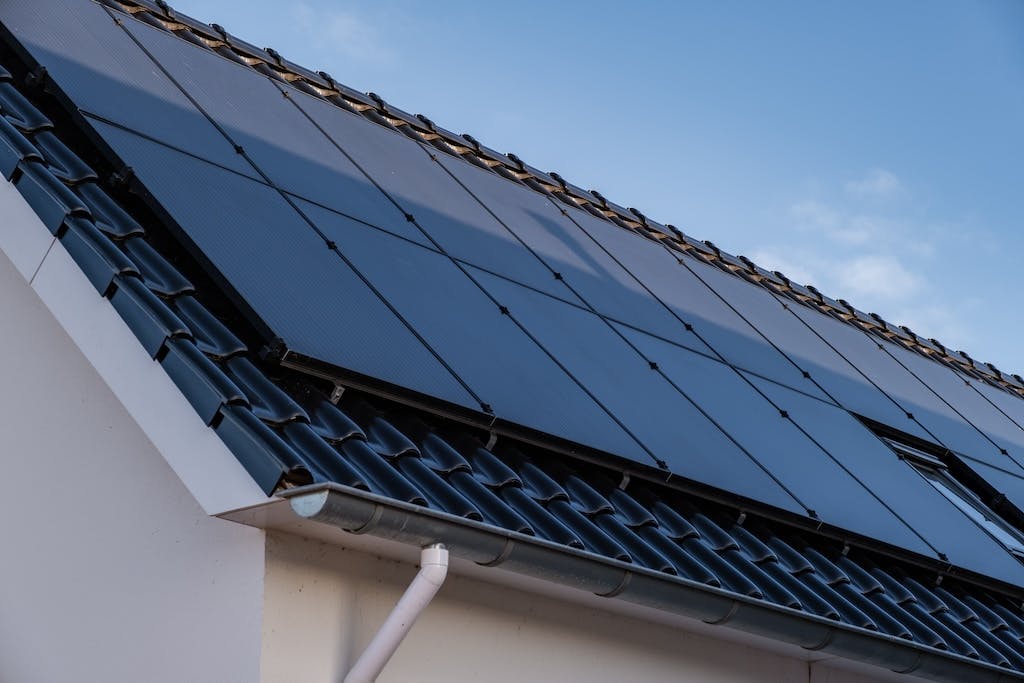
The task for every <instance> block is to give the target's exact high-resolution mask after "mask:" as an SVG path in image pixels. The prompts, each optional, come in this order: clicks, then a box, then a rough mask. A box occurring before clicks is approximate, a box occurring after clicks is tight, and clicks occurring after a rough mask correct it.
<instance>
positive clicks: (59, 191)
mask: <svg viewBox="0 0 1024 683" xmlns="http://www.w3.org/2000/svg"><path fill="white" fill-rule="evenodd" d="M119 6H120V5H119ZM124 7H129V8H134V9H136V12H135V14H136V15H137V16H139V17H140V18H143V19H147V17H148V20H149V21H157V22H158V23H159V24H160V25H161V26H162V27H164V28H167V27H166V26H164V22H165V21H166V20H167V19H168V18H169V17H170V18H173V19H174V21H175V22H176V23H175V24H173V25H172V26H171V27H170V28H172V29H173V28H174V27H175V26H178V27H179V28H178V29H177V30H178V31H179V32H181V31H184V32H185V33H188V34H189V35H193V36H194V35H195V34H194V33H192V31H193V29H192V28H189V27H190V26H191V23H194V22H190V20H187V19H184V18H181V17H176V16H174V15H169V14H167V12H169V10H166V9H165V8H149V9H140V8H142V7H144V6H142V5H124ZM154 12H156V13H159V16H158V15H157V14H154ZM161 17H162V18H161ZM0 18H2V14H0ZM14 38H15V40H16V39H17V35H16V34H15V36H14ZM231 43H233V44H231ZM208 47H213V48H214V49H220V48H227V49H229V50H230V51H231V52H232V53H233V52H234V51H235V49H236V48H239V45H238V44H237V41H229V40H227V39H226V37H225V36H222V37H221V39H220V44H216V45H214V46H208ZM241 47H242V48H244V49H246V50H248V48H245V46H241ZM250 54H255V53H251V52H250ZM264 54H266V55H267V56H268V57H270V59H271V60H273V62H274V63H275V64H276V65H277V66H276V67H269V66H268V64H269V62H263V63H262V67H266V68H269V69H270V73H269V74H268V75H271V76H274V77H281V74H280V73H279V72H278V71H277V69H278V68H281V67H283V63H282V62H281V60H279V59H278V58H275V57H274V56H273V55H271V54H270V53H264ZM23 56H24V55H23ZM4 58H5V59H10V60H11V61H10V62H9V63H8V66H9V68H11V69H12V71H14V72H15V73H16V74H17V76H18V77H17V78H15V77H14V76H12V75H11V74H10V73H8V72H6V71H2V70H0V113H2V114H3V116H2V117H0V172H3V173H4V175H5V177H7V178H8V179H11V180H13V182H14V183H15V185H16V187H17V188H18V189H19V191H20V192H21V193H22V194H23V196H24V197H25V198H26V199H27V200H28V201H29V203H30V204H31V205H32V206H33V207H34V208H35V209H36V211H37V212H38V213H39V215H40V217H41V218H42V219H43V221H44V223H45V224H46V225H47V227H48V228H49V229H50V230H51V231H52V232H53V233H54V234H55V235H56V236H58V237H59V239H60V243H61V244H62V245H63V246H64V248H65V249H67V250H68V252H69V253H70V254H71V255H72V257H73V258H74V259H75V260H76V262H77V263H78V264H79V265H80V266H81V267H82V269H83V271H84V272H85V273H86V274H87V275H88V276H89V279H90V281H91V282H92V283H93V284H94V286H95V287H96V289H97V291H98V292H99V293H100V294H101V295H102V296H105V297H107V298H109V300H110V301H111V303H112V305H113V306H114V307H115V308H116V309H117V310H118V312H119V313H120V314H121V316H122V317H123V319H124V320H125V322H126V323H127V324H128V325H129V326H130V327H131V329H132V330H133V331H134V332H135V334H136V336H138V338H139V340H140V342H141V343H142V344H143V345H144V346H145V348H146V349H147V350H148V351H149V352H150V353H151V354H152V355H153V357H154V358H155V359H156V360H157V361H158V362H160V363H161V365H162V366H163V367H164V369H165V370H166V371H167V373H168V374H169V375H170V376H171V377H172V379H174V381H175V382H176V383H177V384H178V386H179V387H180V388H181V390H182V392H183V394H184V395H185V396H186V398H188V399H189V401H191V402H192V404H193V406H194V407H195V408H196V410H197V411H198V412H199V414H200V415H201V416H202V417H203V418H204V419H206V420H207V422H208V423H209V424H210V425H211V427H212V428H213V429H215V430H216V431H217V433H218V434H219V435H220V436H221V438H222V439H223V440H224V441H225V442H226V443H227V444H228V445H229V447H231V449H232V451H233V452H235V453H236V455H237V456H238V457H239V459H240V460H241V461H242V462H243V463H244V464H245V465H246V467H247V468H248V470H249V471H250V473H252V475H253V476H254V478H256V479H257V481H259V482H260V484H261V485H262V486H263V487H264V489H265V490H266V491H267V492H268V493H270V492H273V491H275V490H278V489H279V488H281V487H285V488H287V487H293V486H301V485H307V484H311V483H314V482H334V483H337V484H340V485H342V486H344V487H349V488H351V489H354V490H362V491H370V492H372V493H374V494H378V495H380V496H384V497H386V498H387V499H391V500H396V501H403V502H405V503H411V504H414V505H419V506H423V507H425V508H428V509H431V510H434V511H438V512H440V513H442V514H443V515H445V516H446V517H447V518H450V519H451V520H454V521H457V520H471V521H475V522H482V523H484V524H486V525H490V526H492V527H495V528H500V529H505V530H508V531H510V532H514V533H516V534H523V535H526V536H533V537H537V538H541V539H546V540H548V541H551V542H553V543H556V544H561V545H562V546H564V547H566V548H571V549H575V550H576V551H582V553H584V554H591V555H596V556H601V557H604V558H611V559H614V560H618V561H622V562H630V563H633V564H634V565H636V566H638V567H641V568H645V569H647V570H650V571H651V572H654V573H660V574H663V575H666V576H674V577H681V578H682V579H684V580H686V581H689V582H691V583H696V584H703V585H705V586H710V587H712V588H720V589H724V590H725V591H727V592H732V593H735V594H738V595H743V596H747V597H751V598H754V599H755V600H760V601H766V602H770V603H774V604H776V605H782V606H784V607H787V608H791V609H794V610H802V611H803V612H805V613H806V614H809V615H817V616H819V617H824V618H826V619H831V620H836V621H838V622H841V623H844V624H848V625H850V626H852V627H855V628H857V629H862V630H865V631H866V632H876V633H878V634H880V635H881V634H884V635H886V636H891V637H895V638H900V639H904V640H906V641H907V642H911V643H916V644H918V645H920V646H922V648H924V649H925V650H928V649H933V650H940V651H946V652H950V653H954V654H956V655H960V656H962V657H966V658H971V659H977V660H978V661H979V662H984V663H988V664H991V665H995V666H998V667H1004V668H1008V669H1013V670H1015V671H1024V656H1022V650H1021V638H1022V637H1024V615H1022V613H1021V611H1020V608H1019V603H1018V600H1019V598H1020V596H1021V594H1022V593H1021V591H1020V590H1019V586H1013V585H1011V584H1010V583H1007V582H1006V581H1005V580H1002V581H1000V580H999V577H998V576H989V577H986V576H984V575H983V573H978V572H971V571H964V570H963V569H962V568H957V567H953V566H950V565H949V564H947V563H945V562H942V561H938V560H935V559H934V558H932V559H929V558H927V557H923V556H921V555H920V554H915V553H901V552H899V550H898V549H896V548H894V547H892V546H891V545H884V544H877V543H873V542H872V539H870V538H869V537H866V536H865V535H863V534H855V533H849V532H847V531H845V530H843V529H841V528H838V527H834V526H829V525H823V524H821V523H815V524H808V520H805V519H799V518H798V517H797V516H795V515H787V514H786V513H785V512H783V511H779V510H774V509H772V508H771V507H769V506H765V505H763V504H760V503H758V502H757V501H755V500H751V499H747V498H744V497H742V496H738V495H732V494H730V492H729V491H722V490H715V489H712V488H708V487H705V486H701V485H699V484H697V483H694V482H686V481H680V480H678V479H675V480H670V481H665V480H664V477H658V476H655V474H653V473H652V472H651V471H649V470H646V469H643V468H630V467H628V465H627V466H624V464H623V463H622V462H620V461H615V460H610V459H603V458H600V457H595V456H593V455H590V454H586V453H576V454H570V453H555V452H553V451H552V450H551V449H550V448H546V447H541V446H538V445H536V444H531V443H529V442H528V441H524V440H521V439H513V438H505V437H502V438H499V439H498V440H497V442H496V443H495V442H494V441H493V440H492V439H490V438H489V437H488V434H487V433H486V432H485V431H482V430H480V429H478V428H475V427H473V426H467V425H465V424H462V423H460V422H459V421H457V420H453V419H448V418H445V417H443V416H439V415H438V414H437V413H436V412H432V411H426V410H423V409H422V408H419V407H414V406H409V405H408V404H403V403H401V402H399V401H395V400H392V399H389V398H382V397H381V396H380V395H379V394H375V393H373V392H370V391H366V390H360V389H358V388H357V389H353V388H350V387H349V388H345V390H344V391H343V392H338V391H337V389H339V388H341V387H342V386H343V385H339V386H338V387H334V386H333V385H332V383H330V382H323V381H319V380H317V379H316V378H313V377H310V376H309V375H308V374H304V373H299V372H294V371H291V370H289V369H287V368H282V367H280V366H275V365H274V364H273V363H269V364H268V363H266V362H264V360H265V359H261V358H260V356H259V353H258V352H259V350H260V349H259V348H258V347H254V346H252V345H251V343H249V342H251V340H257V339H258V338H259V335H257V334H254V333H253V331H252V330H251V329H249V327H248V324H247V322H246V321H245V319H244V318H243V317H242V316H239V315H238V314H237V312H236V311H235V310H234V309H233V307H232V305H231V302H230V301H229V300H228V299H227V298H226V297H225V296H224V294H223V292H222V291H221V289H220V287H218V285H217V284H216V283H215V282H214V281H212V280H210V279H209V277H208V275H207V274H206V273H205V272H204V270H203V269H202V268H201V267H198V266H197V264H196V263H195V260H194V258H191V257H190V256H189V254H188V253H187V252H186V250H184V249H183V248H182V247H181V245H180V244H178V243H176V241H175V239H174V236H173V233H171V232H169V231H168V230H167V229H166V227H165V226H164V225H162V222H161V220H159V217H158V216H156V215H154V214H153V213H152V210H151V207H149V206H147V204H146V202H143V201H139V199H138V197H137V196H133V195H132V193H131V192H129V191H128V190H129V189H131V190H134V192H135V193H136V195H140V194H144V193H145V192H146V188H145V187H144V186H142V185H141V184H139V183H138V182H137V181H132V179H130V178H126V177H124V176H123V175H122V176H120V177H114V176H115V175H116V174H113V175H112V174H111V173H110V171H112V170H114V167H112V166H111V161H110V159H109V158H105V157H104V154H103V153H102V152H101V150H98V149H97V148H96V146H95V144H94V142H92V141H90V138H89V136H88V135H87V134H84V130H83V128H82V126H81V122H80V121H77V120H76V119H75V117H74V116H72V115H69V114H68V112H67V111H66V110H64V109H63V108H62V106H61V105H60V103H59V102H58V100H56V99H55V98H54V97H53V96H52V93H49V92H47V90H48V88H50V87H56V88H60V87H61V83H60V82H56V83H52V82H50V81H48V80H47V78H46V77H45V75H44V74H43V73H42V72H39V71H32V70H30V68H29V67H30V66H32V65H31V64H30V63H29V64H24V63H21V62H20V60H17V59H14V58H13V56H12V55H10V54H8V53H6V52H5V54H4ZM256 67H257V68H260V67H261V64H256ZM296 73H297V72H296ZM286 80H287V79H286ZM23 84H27V85H23ZM39 84H44V85H45V86H46V87H44V88H43V89H39V88H38V87H37V86H38V85H39ZM335 89H336V90H338V92H341V91H340V89H338V88H335ZM64 104H66V103H64ZM382 106H383V105H376V106H374V105H368V106H367V107H366V108H364V109H363V112H364V114H363V115H366V112H371V110H372V112H371V114H370V116H371V118H372V117H374V116H377V117H380V116H382V114H381V109H382ZM44 111H45V113H44ZM384 113H385V114H389V112H388V111H387V110H386V107H385V108H384ZM393 113H394V112H390V114H393ZM397 118H398V119H400V120H401V117H397ZM383 121H384V123H385V124H387V120H386V119H384V120H383ZM380 122H381V121H378V123H380ZM391 123H393V121H392V122H391ZM406 125H408V124H402V126H401V127H405V126H406ZM435 130H436V129H435ZM417 135H421V134H420V133H417ZM437 140H441V138H437ZM441 144H443V145H449V144H450V142H449V141H448V140H443V141H442V142H441ZM72 148H74V150H75V151H72ZM466 153H467V154H469V155H471V156H474V157H479V155H480V154H484V151H483V150H479V149H477V148H475V147H472V148H467V151H466ZM487 154H489V153H487ZM479 158H483V157H479ZM510 161H511V160H510ZM513 163H515V162H513ZM484 165H487V166H488V167H489V168H491V166H489V165H488V164H486V163H485V164H484ZM493 168H497V169H498V170H499V171H501V170H502V169H505V170H508V169H507V168H506V167H504V166H501V167H500V168H499V167H497V166H495V167H493ZM524 168H525V167H521V168H520V173H523V172H525V171H524V170H523V169H524ZM118 170H120V169H118ZM512 175H513V176H515V173H513V174H512ZM101 179H102V180H101ZM519 180H522V178H520V179H519ZM531 182H532V181H531ZM528 184H529V183H528ZM535 189H536V188H535ZM540 191H544V188H543V187H542V188H541V189H540ZM556 194H557V193H556ZM562 194H565V193H564V192H563V193H562ZM601 213H602V216H604V213H603V212H601ZM620 220H621V219H620ZM638 220H639V219H638ZM623 222H625V221H623ZM634 223H636V221H634ZM640 225H643V224H642V223H640ZM650 225H651V224H650V223H647V226H648V228H649V227H650ZM620 227H627V228H629V229H635V228H636V227H637V226H636V225H634V224H630V223H626V224H625V225H624V226H620ZM654 229H655V230H656V227H655V228H654ZM665 239H667V238H665ZM695 249H696V247H694V248H691V249H684V251H686V252H687V253H690V254H691V255H694V250H695ZM700 253H702V254H703V253H705V252H703V251H701V252H700ZM712 262H713V263H716V264H721V263H725V262H726V260H724V259H723V258H722V257H721V256H720V255H718V254H716V256H715V259H712ZM729 270H732V269H729ZM732 272H734V273H735V272H736V271H735V270H733V271H732ZM744 272H745V271H744ZM186 273H187V275H186ZM798 298H799V297H798ZM243 338H244V339H246V340H249V342H246V341H242V339H243ZM332 391H333V392H334V393H333V395H332ZM338 393H341V395H340V396H339V395H337V394H338ZM815 527H817V528H815ZM936 577H944V580H943V581H942V583H941V586H940V585H938V584H937V582H936ZM992 579H996V580H992Z"/></svg>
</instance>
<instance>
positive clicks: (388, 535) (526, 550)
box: [280, 484, 1024, 683]
mask: <svg viewBox="0 0 1024 683" xmlns="http://www.w3.org/2000/svg"><path fill="white" fill-rule="evenodd" d="M280 495H281V497H283V498H286V499H287V500H288V502H289V504H290V507H291V510H292V511H293V512H294V514H296V515H297V516H299V517H301V518H302V519H307V520H310V521H315V522H320V523H324V524H327V525H330V526H333V527H336V528H339V529H341V530H343V531H346V532H348V533H353V534H360V535H362V534H365V535H369V536H372V537H376V538H381V539H387V540H390V541H396V542H399V543H402V544H406V545H411V546H416V547H424V546H426V545H430V544H432V543H444V544H445V545H446V546H447V547H448V549H449V552H450V553H451V554H452V555H453V556H455V557H458V558H461V559H465V560H469V561H472V562H475V563H476V564H478V565H480V566H482V567H500V568H501V569H505V570H508V571H512V572H515V573H518V574H523V575H526V576H529V577H531V578H535V579H540V580H543V581H549V582H552V583H555V584H559V585H563V586H566V587H569V588H574V589H580V590H586V591H588V592H591V593H594V594H595V595H597V596H599V597H605V598H619V599H621V600H624V601H627V602H631V603H634V604H637V605H640V606H643V607H648V608H654V609H657V610H661V611H665V612H670V613H673V614H676V615H680V616H684V617H689V618H693V619H698V620H700V621H702V622H704V623H705V624H709V625H720V626H727V627H729V628H732V629H737V630H740V631H744V632H747V633H751V634H754V635H757V636H761V637H765V638H769V639H771V640H775V641H780V642H782V643H785V644H788V645H796V646H799V647H801V648H803V649H806V650H813V651H821V652H826V653H829V654H832V655H835V656H837V657H840V658H843V659H848V660H852V661H856V662H859V663H863V664H868V665H871V666H877V667H881V668H885V669H887V670H889V671H893V672H895V673H903V674H912V675H914V676H924V677H927V678H929V679H931V680H935V681H947V682H948V683H997V682H1002V681H1024V673H1018V672H1014V671H1010V670H1007V669H1003V668H1000V667H998V666H994V665H992V664H988V663H984V662H980V661H976V660H972V659H970V658H967V657H963V656H960V655H956V654H952V653H949V652H945V651H942V650H938V649H934V648H930V647H927V646H924V645H921V644H918V643H914V642H911V641H905V640H901V639H899V638H896V637H893V636H888V635H885V634H881V633H877V632H874V631H869V630H866V629H862V628H859V627H856V626H851V625H848V624H843V623H840V622H838V621H831V620H829V619H825V618H822V617H818V616H816V615H812V614H808V613H806V612H802V611H799V610H795V609H791V608H788V607H783V606H779V605H775V604H773V603H769V602H766V601H761V600H757V599H754V598H750V597H747V596H743V595H739V594H736V593H732V592H730V591H727V590H723V589H720V588H714V587H712V586H707V585H704V584H701V583H697V582H694V581H691V580H688V579H685V578H681V577H675V576H669V575H667V574H662V573H660V572H656V571H654V570H650V569H646V568H644V567H639V566H636V565H632V564H630V563H628V562H622V561H619V560H614V559H610V558H606V557H602V556H600V555H595V554H593V553H588V552H586V551H581V550H575V549H572V548H566V547H563V546H559V545H557V544H555V543H552V542H549V541H545V540H543V539H538V538H535V537H532V536H527V535H525V534H521V533H517V532H513V531H506V530H503V529H499V528H497V527H492V526H489V525H487V524H483V523H479V522H473V521H472V520H465V519H462V518H460V517H455V516H453V515H449V514H446V513H443V512H437V511H433V510H429V509H426V508H423V507H420V506H416V505H412V504H408V503H402V502H400V501H396V500H392V499H389V498H386V497H383V496H379V495H376V494H372V493H368V492H365V491H361V490H358V489H352V488H349V487H346V486H341V485H338V484H316V485H311V486H303V487H298V488H293V489H289V490H288V491H284V492H282V493H281V494H280Z"/></svg>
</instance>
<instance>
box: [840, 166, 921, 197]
mask: <svg viewBox="0 0 1024 683" xmlns="http://www.w3.org/2000/svg"><path fill="white" fill-rule="evenodd" d="M843 189H845V190H846V192H847V193H848V194H850V195H852V196H854V197H858V198H860V199H890V198H892V197H898V196H900V195H903V194H905V192H906V190H905V188H904V187H903V183H902V182H901V181H900V179H899V178H898V177H896V174H895V173H893V172H892V171H887V170H885V169H884V168H873V169H871V170H870V171H868V172H867V173H866V174H864V176H862V177H860V178H858V179H856V180H850V181H848V182H847V183H846V184H845V185H844V186H843Z"/></svg>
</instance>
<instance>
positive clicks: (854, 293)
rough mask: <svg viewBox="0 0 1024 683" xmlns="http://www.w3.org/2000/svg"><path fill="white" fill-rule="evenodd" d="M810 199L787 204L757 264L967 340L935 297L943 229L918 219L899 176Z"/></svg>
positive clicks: (873, 177) (870, 174)
mask: <svg viewBox="0 0 1024 683" xmlns="http://www.w3.org/2000/svg"><path fill="white" fill-rule="evenodd" d="M811 194H812V196H810V197H806V198H804V199H801V200H799V201H794V202H792V203H791V204H790V205H789V207H788V209H787V210H786V215H785V219H784V220H785V223H784V225H783V227H782V229H781V230H779V231H777V232H774V233H773V243H772V244H763V245H760V246H759V248H755V249H754V250H752V253H751V254H750V256H751V258H752V259H753V260H754V261H755V262H757V263H759V264H760V265H762V266H764V267H767V268H770V269H772V270H778V271H780V272H782V273H783V274H785V275H786V276H787V277H789V278H790V279H792V280H795V281H797V282H802V283H805V284H813V285H815V286H816V287H818V288H819V289H821V290H822V291H823V292H824V293H826V294H828V295H830V296H832V297H834V298H839V297H843V298H845V299H848V300H849V301H850V302H851V303H853V304H854V305H855V306H857V307H858V308H860V309H862V310H866V311H876V312H878V313H879V314H881V315H882V316H884V317H886V318H887V319H888V320H890V321H891V322H893V323H896V324H904V325H907V326H908V327H910V328H911V329H914V330H915V331H916V332H918V333H919V334H923V335H924V336H930V337H936V338H938V339H940V340H942V336H940V335H944V336H946V337H947V338H948V339H950V340H951V341H949V342H944V343H948V344H951V345H955V344H957V343H962V342H963V340H965V339H966V338H967V334H966V331H965V329H964V327H962V326H958V325H957V324H956V320H957V316H956V315H955V314H954V313H953V312H952V311H951V309H950V307H951V306H952V305H953V304H952V303H951V302H950V301H948V300H942V299H936V297H935V296H934V294H935V292H936V291H937V290H938V289H939V288H937V287H936V286H935V285H936V284H937V283H936V282H935V281H933V277H936V276H934V275H933V274H932V270H933V267H934V264H935V263H936V255H937V252H938V251H939V250H940V249H941V248H942V245H944V244H946V243H948V242H947V241H943V240H942V239H940V234H941V232H943V230H942V229H941V228H937V227H935V226H933V225H932V224H930V223H928V222H927V221H923V220H922V219H921V218H920V212H919V211H918V208H919V207H917V206H915V204H914V201H913V197H912V196H911V195H910V193H909V192H908V191H907V190H906V186H905V185H904V183H903V182H902V181H901V179H900V178H898V177H897V176H896V175H895V174H894V173H892V172H891V171H887V170H884V169H881V168H875V169H871V170H868V171H866V172H865V173H863V174H862V175H859V176H857V177H854V178H853V179H851V180H848V181H846V182H839V183H835V184H833V185H832V187H831V188H829V187H828V186H824V187H822V186H820V185H816V186H815V188H814V189H813V190H812V192H811ZM896 198H899V199H900V201H899V202H896V201H881V200H890V199H892V200H895V199H896ZM938 284H941V283H938Z"/></svg>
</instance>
